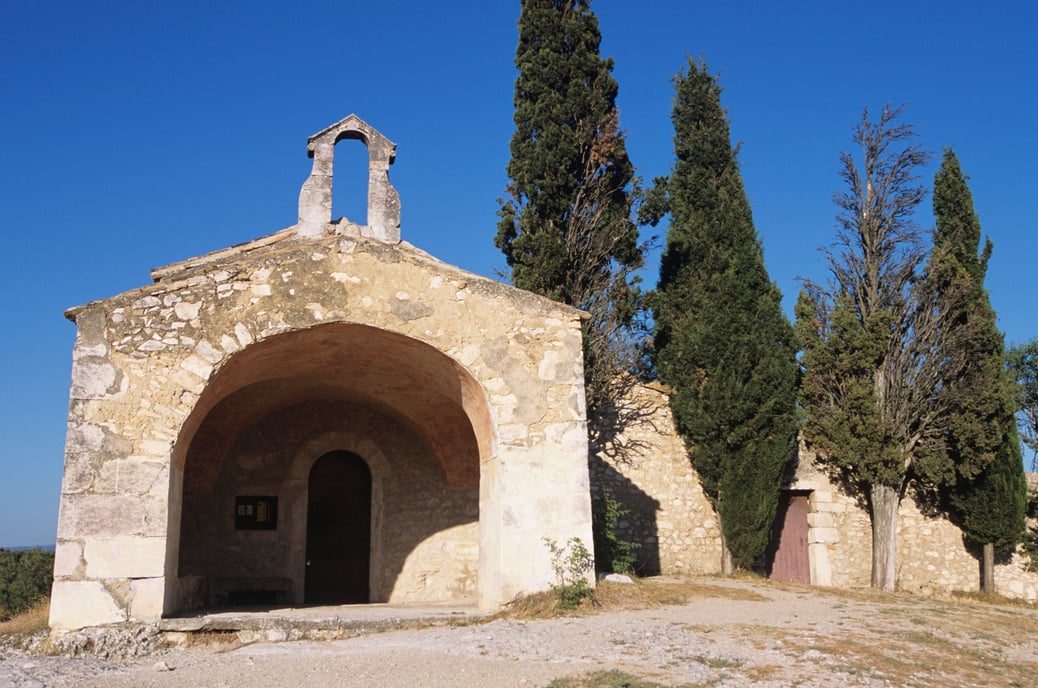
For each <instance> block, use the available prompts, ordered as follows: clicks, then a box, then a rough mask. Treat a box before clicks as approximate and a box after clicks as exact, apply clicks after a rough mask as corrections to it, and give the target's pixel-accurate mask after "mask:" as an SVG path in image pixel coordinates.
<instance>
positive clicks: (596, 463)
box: [589, 455, 660, 576]
mask: <svg viewBox="0 0 1038 688" xmlns="http://www.w3.org/2000/svg"><path fill="white" fill-rule="evenodd" d="M589 468H590V473H591V493H592V495H593V496H595V495H599V494H601V493H602V490H605V491H607V492H608V494H609V495H610V496H611V497H612V499H615V500H616V501H617V502H619V503H620V505H621V507H622V508H623V509H624V510H626V511H627V512H628V513H627V514H626V515H624V516H623V517H622V518H621V519H619V522H618V523H617V527H616V531H615V534H616V536H617V538H619V539H621V540H626V541H628V542H633V543H637V544H638V549H636V550H635V551H634V553H633V554H634V558H635V572H636V573H637V574H638V575H640V576H658V575H659V574H660V549H659V548H660V542H659V527H658V524H657V521H656V513H657V512H658V511H659V508H660V503H659V501H658V500H656V499H654V498H653V497H652V496H651V495H649V494H648V493H646V492H644V491H643V490H642V489H641V488H639V487H638V486H637V485H635V484H634V483H633V482H631V481H630V480H629V479H628V478H627V477H626V476H625V475H623V474H622V473H620V472H619V471H617V470H616V469H615V468H613V467H612V466H611V465H609V464H608V463H607V462H606V461H605V460H603V459H602V457H600V456H598V455H594V456H592V457H591V458H590V461H589ZM596 528H597V524H596ZM597 556H599V555H598V553H597V552H596V557H597Z"/></svg>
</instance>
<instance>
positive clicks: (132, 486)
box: [94, 456, 169, 497]
mask: <svg viewBox="0 0 1038 688" xmlns="http://www.w3.org/2000/svg"><path fill="white" fill-rule="evenodd" d="M166 475H167V464H166V463H164V462H161V461H155V460H154V459H148V458H145V457H139V456H131V457H129V458H127V459H119V460H115V461H106V462H105V463H104V464H103V465H102V466H101V471H100V475H99V476H98V480H97V481H96V482H95V484H94V490H95V491H97V492H113V493H116V494H131V495H147V494H152V493H154V494H155V496H157V497H163V496H165V495H166V494H168V492H169V481H168V480H166V479H164V478H165V476H166Z"/></svg>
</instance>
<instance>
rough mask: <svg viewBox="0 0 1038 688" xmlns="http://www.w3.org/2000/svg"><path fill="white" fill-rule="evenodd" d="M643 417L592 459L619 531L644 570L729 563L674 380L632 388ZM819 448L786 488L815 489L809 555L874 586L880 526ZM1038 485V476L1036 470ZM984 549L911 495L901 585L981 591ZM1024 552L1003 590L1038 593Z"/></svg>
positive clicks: (822, 566) (1002, 578) (850, 579)
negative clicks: (617, 514) (680, 419)
mask: <svg viewBox="0 0 1038 688" xmlns="http://www.w3.org/2000/svg"><path fill="white" fill-rule="evenodd" d="M626 403H627V404H628V405H629V406H630V407H631V408H635V409H639V410H640V413H639V414H638V415H639V417H638V418H636V420H635V421H634V422H632V423H631V424H629V425H628V427H626V428H625V429H624V430H623V432H622V433H621V434H620V435H619V437H618V438H616V441H615V442H613V443H610V444H608V445H607V446H605V447H600V448H597V450H595V452H594V454H593V455H592V456H591V459H590V469H591V478H592V483H593V485H594V487H595V489H599V488H601V487H605V488H607V489H608V490H609V491H610V493H611V494H612V495H613V496H614V497H615V498H616V499H618V500H619V501H620V502H621V503H622V504H623V505H624V507H625V508H627V509H629V510H630V511H631V514H630V516H629V518H627V519H626V520H625V521H624V522H623V523H621V524H620V525H621V527H620V532H619V533H618V534H619V536H620V537H621V538H623V539H625V540H629V541H632V542H636V543H638V544H639V545H640V549H639V550H638V553H637V555H638V567H639V570H640V571H642V572H644V573H647V574H654V573H663V574H672V575H673V574H688V573H693V574H713V573H718V572H720V557H721V554H720V552H721V543H720V532H719V527H718V521H717V516H716V514H715V512H714V510H713V507H712V506H711V505H710V503H709V502H708V501H707V499H706V497H705V495H704V494H703V491H702V488H701V487H700V484H699V481H698V478H697V477H696V474H695V470H694V469H693V468H692V467H691V465H690V463H689V459H688V455H687V453H686V451H685V447H684V443H683V442H682V440H681V439H680V437H678V435H677V433H676V430H675V428H674V423H673V418H672V415H671V412H670V407H669V402H668V397H667V395H666V391H665V389H664V388H663V387H662V386H660V385H658V384H656V383H653V384H649V385H637V386H635V387H633V388H632V392H631V398H630V399H629V400H628V401H627V402H626ZM814 459H815V457H814V455H813V454H811V453H810V452H809V451H807V450H806V449H805V448H804V447H801V448H800V451H799V456H798V461H797V465H796V466H795V471H794V472H793V474H791V477H790V479H789V480H788V481H787V483H786V484H785V486H784V489H787V490H791V491H798V492H806V493H807V494H808V516H807V518H808V523H807V526H808V557H809V566H810V570H811V580H812V582H813V583H814V584H816V585H832V586H836V587H844V588H853V587H867V586H868V585H869V584H870V579H871V562H872V526H871V521H870V519H869V514H868V511H867V510H866V509H865V507H864V505H863V504H862V503H861V502H860V501H859V500H858V499H856V498H854V497H853V496H851V495H848V494H847V493H846V492H845V491H844V490H842V489H841V487H840V486H839V485H837V484H835V483H834V482H833V481H832V480H830V479H829V477H828V475H827V474H826V473H825V471H824V470H823V469H822V468H820V467H819V465H817V464H816V463H815V460H814ZM1028 478H1029V480H1030V483H1031V486H1032V490H1038V476H1035V475H1033V474H1029V476H1028ZM978 556H979V554H978V553H975V552H972V551H971V550H970V549H969V548H968V547H967V545H966V543H965V542H964V540H963V537H962V532H961V531H960V530H959V528H958V527H956V526H955V524H953V523H952V522H950V521H949V520H948V518H947V517H945V516H943V515H941V514H939V513H930V510H926V509H923V508H920V506H919V504H917V502H916V500H915V499H913V497H912V496H911V495H909V496H907V497H906V498H905V499H904V500H903V501H902V503H901V509H900V512H899V515H898V529H897V585H898V587H899V589H902V590H907V591H911V592H916V593H922V594H932V593H936V592H941V593H946V592H950V591H972V590H977V589H978V588H979V585H980V564H979V559H978ZM1025 566H1026V562H1024V560H1023V558H1022V557H1021V556H1020V555H1019V554H1016V555H1014V556H1013V557H1012V558H1011V559H1010V560H1009V561H1005V562H1002V563H1000V564H998V565H997V566H996V570H995V585H996V587H997V589H998V592H999V593H1000V594H1003V595H1006V596H1009V597H1015V598H1020V599H1025V600H1031V601H1034V600H1038V574H1036V573H1029V572H1027V571H1026V570H1025Z"/></svg>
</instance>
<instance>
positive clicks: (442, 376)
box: [165, 324, 493, 613]
mask: <svg viewBox="0 0 1038 688" xmlns="http://www.w3.org/2000/svg"><path fill="white" fill-rule="evenodd" d="M492 442H493V438H492V431H491V420H490V411H489V408H488V406H487V402H486V397H485V395H484V393H483V390H482V387H481V386H480V385H479V384H478V382H476V380H475V379H474V378H473V377H472V376H471V375H470V374H469V373H468V372H467V371H466V370H465V369H464V368H462V367H461V366H460V365H459V364H458V363H456V362H455V361H454V360H453V359H451V358H450V357H448V356H447V355H446V354H444V353H442V352H440V351H439V350H437V349H435V348H434V347H432V346H430V345H428V344H425V343H423V342H420V341H417V340H415V339H412V338H409V337H405V336H403V335H399V334H395V333H392V332H388V331H385V330H381V329H378V328H373V327H369V326H364V325H351V324H329V325H321V326H317V327H313V328H309V329H306V330H299V331H294V332H288V333H285V334H280V335H275V336H272V337H269V338H267V339H265V340H263V341H260V342H258V343H256V344H253V345H251V346H249V347H247V348H246V349H243V350H242V351H240V352H238V353H237V354H235V355H234V356H232V357H231V358H230V359H229V360H228V361H227V362H226V363H225V364H224V365H223V366H222V367H221V368H220V369H219V370H218V372H216V373H215V374H214V375H213V377H212V378H211V379H210V381H209V383H208V385H207V387H206V389H205V390H204V392H203V393H202V395H201V397H200V398H199V400H198V403H197V404H196V406H195V408H194V410H193V411H192V413H191V414H190V416H189V417H188V419H187V421H186V422H185V424H184V426H183V428H182V430H181V432H180V436H179V438H178V440H177V442H176V445H175V447H174V454H173V465H172V471H173V475H172V480H171V485H172V493H171V499H170V505H171V509H170V524H169V529H170V537H169V539H168V543H169V551H168V553H167V566H169V567H175V568H174V569H173V570H172V571H169V572H168V577H167V581H171V582H172V583H173V585H169V586H168V587H167V597H166V604H165V610H166V613H172V612H175V611H183V610H187V609H192V608H198V607H213V606H221V605H224V604H234V603H236V602H245V603H257V604H302V603H304V601H307V598H308V597H309V595H308V592H307V590H308V584H307V575H308V574H307V570H306V569H307V567H306V561H307V556H308V552H307V549H308V527H309V526H308V521H309V517H308V504H309V503H310V499H311V496H312V492H313V489H314V488H313V487H312V485H311V481H310V477H311V473H312V471H313V470H314V469H315V466H316V465H317V464H318V462H319V460H320V459H321V457H322V456H325V455H327V454H328V452H348V453H351V454H353V455H356V456H358V457H361V459H362V460H363V462H364V463H365V465H366V466H367V467H368V469H369V471H370V482H371V484H370V504H371V505H370V525H369V528H370V541H369V544H368V557H369V560H368V563H367V567H368V593H367V595H366V599H367V600H370V601H393V602H414V603H424V602H438V601H448V600H457V601H463V600H473V601H474V600H475V598H476V596H477V593H478V570H479V547H480V546H479V542H480V523H479V498H480V497H479V483H480V467H481V465H482V463H483V462H485V461H486V460H487V459H488V457H489V456H490V451H491V446H492ZM261 515H262V516H263V517H264V518H266V519H267V520H265V521H263V520H260V519H259V517H260V516H261ZM250 518H251V519H252V520H251V521H250V520H249V519H250ZM345 587H348V586H345V583H344V589H345ZM340 592H341V591H340ZM351 594H352V593H351ZM322 596H324V597H327V596H325V595H322ZM349 596H350V595H345V594H343V595H339V596H338V597H339V598H342V599H341V600H340V601H346V599H345V598H346V597H349ZM331 597H336V595H335V594H332V595H331ZM329 599H330V598H329ZM313 601H315V602H316V601H318V600H316V599H314V600H313Z"/></svg>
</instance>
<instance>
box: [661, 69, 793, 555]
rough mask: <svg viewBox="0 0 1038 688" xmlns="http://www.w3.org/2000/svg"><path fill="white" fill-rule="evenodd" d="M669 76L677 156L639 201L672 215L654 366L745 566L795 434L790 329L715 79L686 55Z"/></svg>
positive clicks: (759, 541)
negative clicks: (669, 169) (667, 388)
mask: <svg viewBox="0 0 1038 688" xmlns="http://www.w3.org/2000/svg"><path fill="white" fill-rule="evenodd" d="M674 84H675V90H676V96H675V99H674V109H673V112H672V115H671V120H672V121H673V123H674V130H675V136H674V152H675V157H676V160H675V162H674V166H673V169H672V172H671V175H670V178H669V179H657V180H656V187H655V188H654V189H653V191H652V193H651V194H650V198H651V200H652V201H653V202H652V203H647V205H646V207H647V208H648V207H651V208H654V209H656V210H669V212H670V215H671V221H670V228H669V230H668V233H667V243H666V249H665V252H664V254H663V259H662V264H661V267H660V280H659V287H658V290H657V292H656V294H655V296H654V302H653V307H654V315H655V327H656V331H655V356H656V359H655V362H656V370H657V373H658V374H659V377H660V379H661V380H662V381H663V382H665V383H666V384H668V385H670V386H671V387H673V388H674V394H673V395H672V397H671V407H672V409H673V411H674V416H675V420H676V423H677V426H678V429H679V430H680V432H681V434H682V435H683V436H684V438H685V440H686V444H687V445H688V447H689V452H690V458H691V461H692V465H693V466H694V467H695V469H696V471H697V472H698V473H699V476H700V478H701V480H702V483H703V488H704V490H705V491H706V494H707V495H708V496H709V498H710V499H711V501H712V502H713V504H714V506H715V508H716V509H717V513H718V516H719V517H720V520H721V529H722V532H723V535H724V543H725V546H726V548H727V551H728V552H729V553H730V554H731V558H732V560H733V562H734V563H735V564H736V565H739V566H742V567H749V566H752V565H753V563H754V562H755V560H756V559H757V558H758V557H759V556H760V555H761V554H762V553H763V552H764V550H765V549H766V547H767V545H768V539H769V536H770V532H771V526H772V522H773V520H774V517H775V511H776V507H777V504H778V497H779V491H780V488H781V480H782V473H783V469H784V467H785V466H786V463H787V461H788V460H789V458H790V456H791V454H792V451H793V448H794V446H795V438H796V421H795V410H794V408H795V407H794V404H795V398H796V375H797V372H796V362H795V358H794V356H795V346H794V344H793V330H792V327H791V326H790V324H789V321H788V320H787V319H786V317H785V315H784V314H783V313H782V307H781V295H780V293H779V290H778V288H777V287H776V286H775V284H774V283H772V282H771V280H770V279H769V277H768V274H767V271H766V269H765V267H764V256H763V252H762V249H761V245H760V241H759V239H758V237H757V232H756V230H755V229H754V226H753V218H752V215H751V212H750V204H749V202H748V200H747V198H746V194H745V192H744V190H743V183H742V177H741V175H740V173H739V165H738V162H737V160H736V150H735V149H734V148H733V147H732V145H731V140H730V136H729V131H728V121H727V117H726V114H725V112H724V110H722V108H721V87H720V86H719V85H718V83H717V79H716V78H715V77H714V76H713V75H711V74H710V73H709V71H708V70H707V66H706V64H705V63H702V62H697V61H695V60H691V59H690V60H689V62H688V71H687V72H682V73H679V74H678V75H677V76H676V77H675V79H674ZM652 219H654V220H655V219H658V216H657V217H653V218H652ZM725 564H726V565H725V566H724V568H725V569H726V570H728V569H729V568H730V567H729V566H728V565H727V557H726V561H725Z"/></svg>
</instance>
